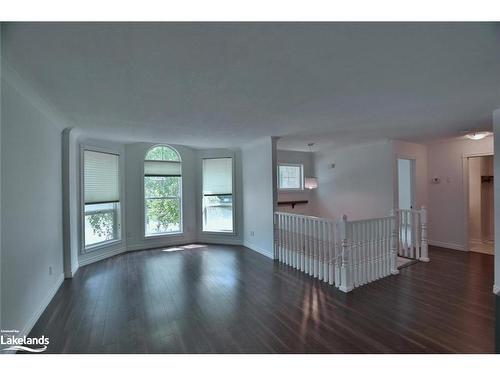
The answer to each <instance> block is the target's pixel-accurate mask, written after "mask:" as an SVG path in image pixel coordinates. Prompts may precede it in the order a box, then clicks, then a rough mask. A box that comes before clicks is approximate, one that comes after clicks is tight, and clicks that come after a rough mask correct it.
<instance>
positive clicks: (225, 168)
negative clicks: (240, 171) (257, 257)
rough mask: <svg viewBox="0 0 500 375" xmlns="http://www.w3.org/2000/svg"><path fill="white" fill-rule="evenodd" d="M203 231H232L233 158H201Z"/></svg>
mask: <svg viewBox="0 0 500 375" xmlns="http://www.w3.org/2000/svg"><path fill="white" fill-rule="evenodd" d="M202 199H203V202H202V209H203V212H202V215H203V219H202V225H203V231H204V232H225V233H233V232H234V226H233V159H232V158H214V159H203V198H202Z"/></svg>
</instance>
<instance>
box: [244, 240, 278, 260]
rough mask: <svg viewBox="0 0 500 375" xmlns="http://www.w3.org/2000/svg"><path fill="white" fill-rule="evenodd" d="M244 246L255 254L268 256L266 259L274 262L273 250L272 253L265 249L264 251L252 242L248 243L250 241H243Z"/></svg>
mask: <svg viewBox="0 0 500 375" xmlns="http://www.w3.org/2000/svg"><path fill="white" fill-rule="evenodd" d="M243 246H245V247H247V248H249V249H250V250H253V251H255V252H257V253H259V254H262V255H264V256H266V257H268V258H271V259H273V260H274V256H273V251H272V250H271V251H268V250H265V249H263V248H261V247H259V246H257V245H255V244H253V243H251V242H248V241H243Z"/></svg>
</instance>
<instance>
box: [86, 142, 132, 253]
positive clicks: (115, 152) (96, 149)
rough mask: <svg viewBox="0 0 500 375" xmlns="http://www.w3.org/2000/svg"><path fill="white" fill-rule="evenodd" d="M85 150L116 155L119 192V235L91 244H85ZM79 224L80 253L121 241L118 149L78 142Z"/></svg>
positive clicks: (120, 179) (121, 194)
mask: <svg viewBox="0 0 500 375" xmlns="http://www.w3.org/2000/svg"><path fill="white" fill-rule="evenodd" d="M85 151H94V152H102V153H107V154H113V155H117V156H118V184H119V187H120V189H119V193H120V199H119V202H120V212H119V215H118V222H117V224H118V225H119V226H120V231H119V234H120V237H119V238H117V239H114V240H108V241H103V242H99V243H96V244H93V245H89V246H85V173H84V153H85ZM79 164H80V226H79V235H80V254H81V255H84V254H88V253H93V252H95V251H97V250H101V249H105V248H107V247H110V246H113V245H118V244H121V243H122V242H123V229H124V227H123V207H122V203H123V202H122V197H123V190H122V189H123V186H122V183H121V182H122V153H121V152H120V151H119V150H115V149H111V148H105V147H97V146H91V145H88V144H80V163H79Z"/></svg>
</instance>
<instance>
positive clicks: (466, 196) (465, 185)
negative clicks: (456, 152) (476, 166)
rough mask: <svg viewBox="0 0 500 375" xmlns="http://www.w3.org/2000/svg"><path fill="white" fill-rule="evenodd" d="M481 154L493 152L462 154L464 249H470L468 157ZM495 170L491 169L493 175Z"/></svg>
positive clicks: (475, 156)
mask: <svg viewBox="0 0 500 375" xmlns="http://www.w3.org/2000/svg"><path fill="white" fill-rule="evenodd" d="M481 156H494V152H473V153H467V154H462V190H463V193H464V217H463V219H464V221H463V222H464V228H465V244H464V245H465V246H464V250H465V251H470V248H469V245H470V234H469V159H470V158H478V157H481ZM494 175H495V171H494V169H493V176H494Z"/></svg>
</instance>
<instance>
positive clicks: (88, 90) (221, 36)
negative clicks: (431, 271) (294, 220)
mask: <svg viewBox="0 0 500 375" xmlns="http://www.w3.org/2000/svg"><path fill="white" fill-rule="evenodd" d="M3 35H4V40H3V47H4V52H3V53H4V56H5V58H6V62H7V64H8V65H9V66H11V67H12V68H13V69H14V70H16V71H17V72H18V73H19V75H20V76H21V77H23V79H24V80H26V81H28V82H30V84H31V85H32V86H33V88H34V89H35V90H36V91H37V92H38V93H39V94H40V95H41V96H43V97H44V98H45V99H46V100H47V101H49V102H50V103H51V104H52V105H53V106H54V107H55V108H57V109H58V110H59V111H60V112H61V113H62V114H63V115H64V116H65V117H66V118H68V119H69V120H71V121H72V122H73V125H74V126H80V127H82V128H84V129H86V130H87V131H88V132H90V133H92V134H93V135H96V136H101V137H106V138H112V139H116V140H119V141H125V142H133V141H162V142H169V143H178V144H185V145H191V146H195V147H231V146H239V145H241V144H243V143H245V142H248V141H251V140H253V139H255V138H257V137H261V136H281V137H283V138H282V140H281V141H280V148H289V149H307V147H306V144H307V143H308V142H315V143H316V145H317V147H319V148H324V147H330V146H336V145H346V144H351V143H357V142H367V141H372V140H373V141H374V140H379V139H382V138H397V139H404V140H412V141H418V142H423V141H429V140H432V139H435V138H436V137H447V136H453V135H456V134H457V133H458V132H459V131H460V130H464V129H487V128H490V127H491V113H492V111H493V110H494V109H495V108H498V107H500V48H499V46H500V44H499V41H500V26H499V24H491V23H489V24H487V23H483V24H478V23H448V24H443V23H434V24H432V23H413V24H404V23H393V24H386V23H362V24H361V23H357V24H356V23H355V24H353V23H313V24H311V23H281V24H277V23H222V24H221V23H197V24H196V23H147V24H144V23H135V24H134V23H80V24H78V23H74V24H68V23H66V24H63V23H59V24H57V23H19V24H7V25H6V27H5V28H4V33H3Z"/></svg>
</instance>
